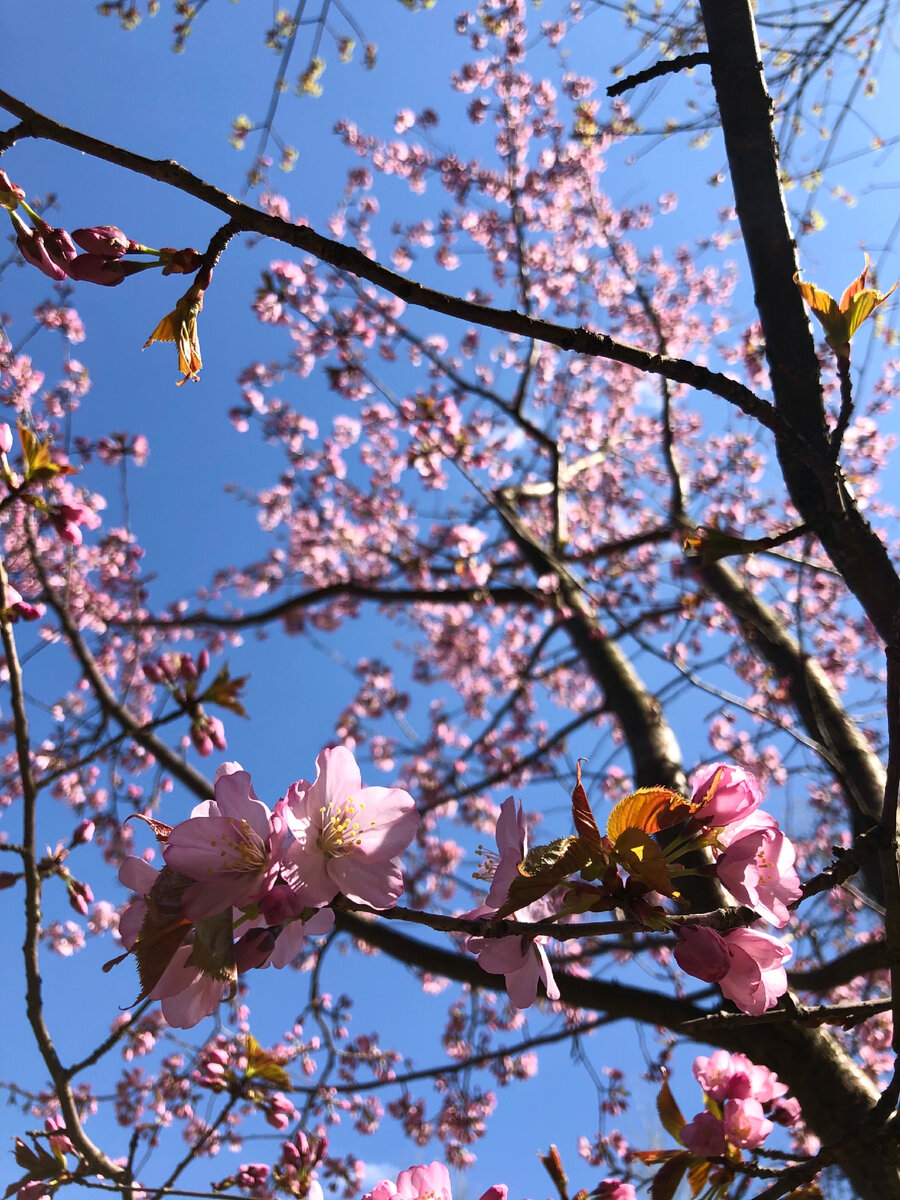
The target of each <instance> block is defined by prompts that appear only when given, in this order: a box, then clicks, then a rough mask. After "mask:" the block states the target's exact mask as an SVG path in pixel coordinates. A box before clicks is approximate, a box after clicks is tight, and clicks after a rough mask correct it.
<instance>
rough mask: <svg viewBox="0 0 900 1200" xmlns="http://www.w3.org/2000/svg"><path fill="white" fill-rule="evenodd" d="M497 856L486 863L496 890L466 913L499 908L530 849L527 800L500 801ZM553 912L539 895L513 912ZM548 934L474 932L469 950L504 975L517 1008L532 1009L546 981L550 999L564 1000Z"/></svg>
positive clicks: (530, 915)
mask: <svg viewBox="0 0 900 1200" xmlns="http://www.w3.org/2000/svg"><path fill="white" fill-rule="evenodd" d="M496 836H497V851H498V855H497V858H496V859H492V858H489V857H488V856H487V855H486V856H485V859H484V862H485V867H486V868H487V869H488V870H490V871H492V877H491V889H490V891H489V892H488V895H487V899H486V901H485V903H484V904H482V905H479V907H478V908H476V909H473V910H472V911H471V912H468V913H466V914H465V915H466V916H467V917H471V918H478V917H489V916H493V915H494V914H495V913H497V912H499V910H500V909H501V908H502V906H503V905H504V903H505V902H506V899H507V896H508V895H509V888H510V884H511V883H512V881H513V880H514V879H515V878H516V876H517V875H518V866H519V863H520V862H521V861H522V859H523V858H524V857H525V854H526V853H527V850H528V829H527V826H526V822H525V815H524V813H523V812H522V805H521V804H517V803H516V801H515V800H514V799H513V797H512V796H508V797H507V798H506V799H505V800H504V801H503V803H502V804H501V805H500V815H499V817H498V818H497V831H496ZM551 915H552V909H551V907H550V904H549V903H548V902H547V901H546V900H538V901H536V902H535V903H534V904H529V905H528V907H527V908H525V909H521V910H520V911H519V912H517V913H514V914H513V918H514V919H515V920H521V921H540V920H543V919H544V918H545V917H549V916H551ZM546 941H547V939H546V938H545V937H540V936H539V937H534V938H529V937H515V936H514V937H502V938H487V937H470V938H468V939H467V940H466V949H467V950H468V951H469V953H470V954H474V955H476V956H477V958H478V964H479V966H480V967H481V968H482V970H484V971H487V972H488V974H490V975H503V976H504V977H505V979H506V991H507V994H508V996H509V998H510V1000H511V1001H512V1003H513V1005H515V1007H516V1008H519V1009H523V1008H529V1007H530V1006H531V1005H532V1004H533V1003H534V1001H535V999H536V998H537V992H538V984H539V983H543V985H544V987H545V989H546V991H547V996H548V998H549V999H550V1000H558V999H559V988H558V987H557V985H556V980H555V979H554V978H553V970H552V968H551V966H550V962H549V960H548V958H547V952H546V951H545V950H544V943H545V942H546Z"/></svg>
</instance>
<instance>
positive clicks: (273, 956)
mask: <svg viewBox="0 0 900 1200" xmlns="http://www.w3.org/2000/svg"><path fill="white" fill-rule="evenodd" d="M418 822H419V816H418V813H417V812H416V807H415V802H414V801H413V798H412V796H410V795H409V793H407V792H405V791H403V790H401V789H400V788H387V787H363V786H362V779H361V776H360V771H359V767H358V766H357V764H356V761H355V759H354V758H353V755H352V754H351V752H350V751H349V750H347V749H346V748H344V747H342V746H337V747H334V748H332V749H328V750H323V751H322V753H321V754H320V755H319V756H318V758H317V760H316V778H315V781H314V782H313V783H309V782H307V781H306V780H305V779H301V780H298V781H296V782H295V783H293V784H291V786H290V788H289V789H288V791H287V794H286V795H285V796H284V797H283V798H282V799H280V800H279V801H278V803H277V804H276V805H275V807H274V809H272V810H270V809H269V808H268V807H267V805H265V804H264V803H263V802H262V801H261V800H260V799H259V797H258V796H257V795H256V793H255V792H254V790H253V784H252V781H251V778H250V775H249V774H248V773H247V772H246V771H244V770H243V768H242V767H241V766H240V764H238V763H225V764H223V765H222V766H220V767H219V768H218V770H217V771H216V776H215V785H214V799H213V800H207V801H204V802H203V803H201V804H199V805H197V806H196V807H195V808H194V809H193V811H192V813H191V816H190V817H189V818H188V819H187V820H185V821H182V822H181V823H180V824H178V825H175V826H174V827H170V826H167V825H163V824H161V823H160V822H156V821H148V823H149V824H150V825H151V827H152V828H153V831H154V833H155V834H156V837H157V839H158V840H159V841H160V842H161V843H162V845H163V858H164V860H165V866H164V867H163V869H162V870H161V871H158V870H156V868H154V867H152V866H151V865H150V864H149V863H148V862H146V861H145V860H144V859H142V858H136V857H129V858H126V859H125V861H124V862H123V863H122V865H121V868H120V871H119V878H120V880H121V882H122V883H124V884H125V885H126V886H128V887H130V888H132V890H133V891H135V892H137V893H138V894H139V897H140V898H139V899H137V900H135V901H134V902H133V903H132V904H131V905H130V906H129V908H128V909H126V911H125V912H124V913H123V915H122V919H121V921H120V925H119V930H120V933H121V936H122V940H123V942H124V944H125V946H126V949H127V950H129V951H133V952H134V953H135V956H136V957H137V961H138V967H139V971H140V975H141V981H142V983H143V985H144V994H145V995H148V996H149V997H150V998H151V999H154V1000H160V1001H161V1002H162V1011H163V1015H164V1016H165V1018H166V1020H167V1021H168V1022H169V1024H170V1025H174V1026H176V1027H179V1028H187V1027H190V1026H192V1025H195V1024H196V1023H197V1022H198V1021H199V1020H201V1019H202V1018H203V1017H205V1016H208V1015H210V1014H212V1013H214V1012H215V1011H216V1009H217V1008H218V1006H219V1004H220V1003H221V1001H222V999H223V998H224V997H225V996H226V995H227V994H231V993H233V991H234V987H235V981H236V977H237V974H238V973H239V972H241V971H244V970H248V969H250V968H252V967H267V966H269V965H271V966H274V967H284V966H286V965H288V964H289V963H291V962H292V961H293V960H294V959H295V958H296V956H297V955H298V954H299V952H300V950H301V947H302V943H303V939H304V937H305V936H306V935H321V934H325V933H327V932H329V930H330V929H331V927H332V925H333V922H334V914H333V912H332V910H331V909H330V908H329V907H328V905H330V903H331V902H332V901H333V900H334V899H335V898H336V897H337V896H338V895H339V894H340V895H343V896H346V897H347V898H348V899H350V900H352V901H355V902H356V903H360V904H367V905H370V906H371V907H373V908H377V909H386V908H391V907H393V906H394V905H395V904H396V903H397V900H398V898H399V896H400V894H401V892H402V890H403V875H402V872H401V870H400V865H399V861H398V858H397V856H398V855H399V854H400V853H402V851H403V850H405V848H406V847H407V846H408V845H409V843H410V841H411V840H412V838H413V837H414V836H415V832H416V828H417V826H418ZM235 938H236V940H235Z"/></svg>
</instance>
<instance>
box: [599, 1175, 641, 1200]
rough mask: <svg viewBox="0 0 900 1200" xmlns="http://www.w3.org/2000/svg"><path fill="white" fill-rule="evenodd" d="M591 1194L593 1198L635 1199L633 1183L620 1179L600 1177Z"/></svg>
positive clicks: (635, 1193) (603, 1199) (602, 1199)
mask: <svg viewBox="0 0 900 1200" xmlns="http://www.w3.org/2000/svg"><path fill="white" fill-rule="evenodd" d="M591 1196H592V1197H593V1198H594V1200H637V1192H636V1191H635V1190H634V1185H633V1184H630V1183H623V1182H622V1180H621V1179H601V1180H600V1182H599V1183H598V1184H597V1186H596V1187H595V1188H594V1190H593V1191H592V1192H591Z"/></svg>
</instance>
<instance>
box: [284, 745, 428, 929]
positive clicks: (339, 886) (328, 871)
mask: <svg viewBox="0 0 900 1200" xmlns="http://www.w3.org/2000/svg"><path fill="white" fill-rule="evenodd" d="M285 800H286V805H285V809H284V812H285V818H286V820H287V823H288V827H289V829H290V832H291V833H292V834H293V836H294V838H295V839H296V841H295V843H294V844H293V845H292V846H291V847H290V848H289V849H288V850H287V851H286V853H285V862H286V864H288V865H289V866H292V867H294V868H295V869H296V871H297V873H298V875H299V877H300V878H301V879H302V880H303V882H304V884H305V886H306V889H307V891H306V895H307V898H308V899H307V903H308V904H310V905H312V906H313V907H318V906H319V905H322V904H328V903H329V902H330V901H331V900H333V899H334V897H335V896H336V895H337V894H338V892H340V893H342V894H343V895H345V896H347V897H348V898H349V899H350V900H355V901H357V902H358V903H362V904H370V905H371V906H372V907H373V908H392V907H393V906H394V905H395V904H396V903H397V900H398V898H399V896H400V893H401V892H402V891H403V875H402V873H401V871H400V865H399V862H398V861H397V858H396V856H397V855H398V854H400V853H402V851H404V850H405V849H406V847H407V846H408V845H409V843H410V842H411V841H412V839H413V837H414V836H415V833H416V829H417V827H418V824H419V814H418V813H417V812H416V806H415V801H414V800H413V798H412V796H410V795H409V793H408V792H404V791H402V790H401V789H400V788H385V787H363V786H362V777H361V775H360V772H359V767H358V766H357V764H356V760H355V758H354V757H353V755H352V754H351V753H350V751H349V750H347V749H346V747H344V746H335V747H334V748H332V749H330V750H323V751H322V753H321V754H320V755H319V756H318V758H317V759H316V779H315V782H314V783H313V784H311V785H310V784H309V783H307V781H306V780H305V779H301V780H298V781H297V782H296V783H294V784H292V785H291V787H290V788H289V789H288V793H287V796H286V797H285Z"/></svg>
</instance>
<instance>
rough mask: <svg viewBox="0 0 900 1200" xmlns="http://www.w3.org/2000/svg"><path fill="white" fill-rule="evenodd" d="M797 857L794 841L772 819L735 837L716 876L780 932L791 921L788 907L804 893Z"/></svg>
mask: <svg viewBox="0 0 900 1200" xmlns="http://www.w3.org/2000/svg"><path fill="white" fill-rule="evenodd" d="M764 815H765V814H761V813H754V814H753V817H763V816H764ZM753 817H751V818H750V820H751V821H752V820H753ZM724 832H726V831H724V830H723V833H724ZM727 832H729V833H730V832H731V829H729V830H728V831H727ZM795 857H796V856H795V853H794V847H793V844H792V843H791V841H790V839H789V838H787V837H785V835H784V834H783V833H782V832H781V830H780V829H779V828H778V823H777V822H776V821H775V819H774V818H773V817H769V818H768V819H767V823H766V825H765V826H764V827H763V828H758V829H754V830H750V831H749V832H745V833H743V834H742V835H741V836H737V837H735V836H734V835H733V834H732V836H731V837H730V838H729V839H728V845H727V846H726V847H725V849H724V851H723V852H722V854H721V855H720V856H719V858H718V859H717V861H716V874H717V875H718V876H719V878H720V879H721V881H722V882H723V883H724V884H725V886H726V887H727V888H728V890H729V892H731V894H732V896H734V898H735V899H736V900H737V901H738V902H739V903H741V904H746V905H748V906H749V907H750V908H752V909H754V910H755V911H756V912H758V913H759V914H760V915H761V916H763V917H765V918H766V920H767V921H770V922H771V923H772V924H773V925H776V926H778V928H779V929H780V928H782V927H783V926H785V925H787V923H788V921H789V920H790V918H791V914H790V909H789V908H788V905H790V904H793V902H794V901H795V900H799V899H800V897H801V896H802V894H803V890H802V888H801V887H800V879H799V877H798V875H797V872H796V871H795V870H794V859H795Z"/></svg>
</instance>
